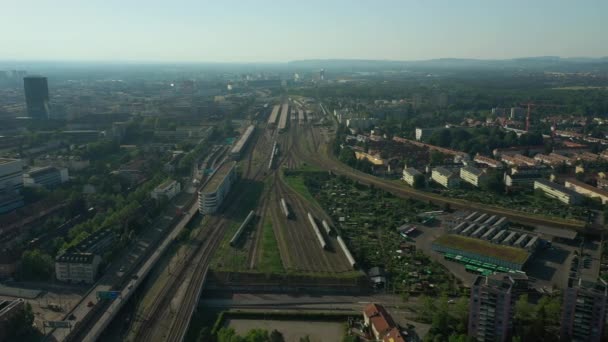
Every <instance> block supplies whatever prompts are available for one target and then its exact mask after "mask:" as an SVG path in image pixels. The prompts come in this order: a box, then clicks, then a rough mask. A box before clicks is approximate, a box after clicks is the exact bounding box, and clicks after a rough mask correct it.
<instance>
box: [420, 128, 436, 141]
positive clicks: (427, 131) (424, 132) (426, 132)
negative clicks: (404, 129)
mask: <svg viewBox="0 0 608 342" xmlns="http://www.w3.org/2000/svg"><path fill="white" fill-rule="evenodd" d="M440 129H443V127H433V128H418V127H416V140H418V141H421V140H422V139H423V138H428V137H429V136H431V135H432V134H433V133H434V132H435V131H438V130H440Z"/></svg>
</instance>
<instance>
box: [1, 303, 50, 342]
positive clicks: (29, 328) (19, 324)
mask: <svg viewBox="0 0 608 342" xmlns="http://www.w3.org/2000/svg"><path fill="white" fill-rule="evenodd" d="M33 323H34V313H33V312H32V306H31V305H30V304H29V303H26V304H25V307H24V308H23V310H22V311H20V312H18V313H17V314H15V315H14V316H13V317H11V318H10V320H9V322H8V324H7V325H6V326H7V327H8V329H7V331H6V333H7V335H6V341H20V342H30V341H31V342H33V341H40V340H41V338H42V336H41V334H40V332H39V331H38V330H37V329H36V328H34V326H33Z"/></svg>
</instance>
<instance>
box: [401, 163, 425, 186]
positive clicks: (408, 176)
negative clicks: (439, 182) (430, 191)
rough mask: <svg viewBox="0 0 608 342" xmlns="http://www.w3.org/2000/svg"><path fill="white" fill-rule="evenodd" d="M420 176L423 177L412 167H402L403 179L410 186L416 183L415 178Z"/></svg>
mask: <svg viewBox="0 0 608 342" xmlns="http://www.w3.org/2000/svg"><path fill="white" fill-rule="evenodd" d="M420 177H423V175H422V173H420V172H419V171H418V170H416V169H414V168H413V167H408V168H405V169H403V180H404V181H405V182H406V183H407V184H409V185H410V186H414V185H415V184H416V178H418V179H420Z"/></svg>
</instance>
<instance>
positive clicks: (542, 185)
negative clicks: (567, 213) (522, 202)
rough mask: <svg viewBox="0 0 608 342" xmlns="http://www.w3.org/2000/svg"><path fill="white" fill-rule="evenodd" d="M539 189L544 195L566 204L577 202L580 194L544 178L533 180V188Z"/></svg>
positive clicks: (579, 199)
mask: <svg viewBox="0 0 608 342" xmlns="http://www.w3.org/2000/svg"><path fill="white" fill-rule="evenodd" d="M537 189H538V190H541V191H542V192H544V193H545V195H546V196H548V197H551V198H555V199H557V200H559V201H560V202H563V203H566V204H578V203H580V201H581V196H580V195H579V194H578V193H576V192H574V191H573V190H570V189H568V188H566V187H565V186H563V185H561V184H557V183H553V182H551V181H548V180H546V179H537V180H535V181H534V190H537Z"/></svg>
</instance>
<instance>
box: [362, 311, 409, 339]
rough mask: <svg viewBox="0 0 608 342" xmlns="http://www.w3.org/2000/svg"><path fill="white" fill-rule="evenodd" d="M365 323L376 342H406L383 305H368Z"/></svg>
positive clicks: (364, 312)
mask: <svg viewBox="0 0 608 342" xmlns="http://www.w3.org/2000/svg"><path fill="white" fill-rule="evenodd" d="M363 321H364V323H365V325H366V326H367V327H369V328H370V330H371V333H372V335H373V337H374V338H375V339H376V341H384V342H389V341H390V342H398V341H404V338H403V335H401V332H400V331H399V328H398V326H397V325H396V324H395V321H393V318H392V317H391V315H389V314H388V312H386V309H385V308H384V307H383V306H382V305H379V304H374V303H371V304H368V305H367V306H366V307H365V309H364V310H363Z"/></svg>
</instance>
